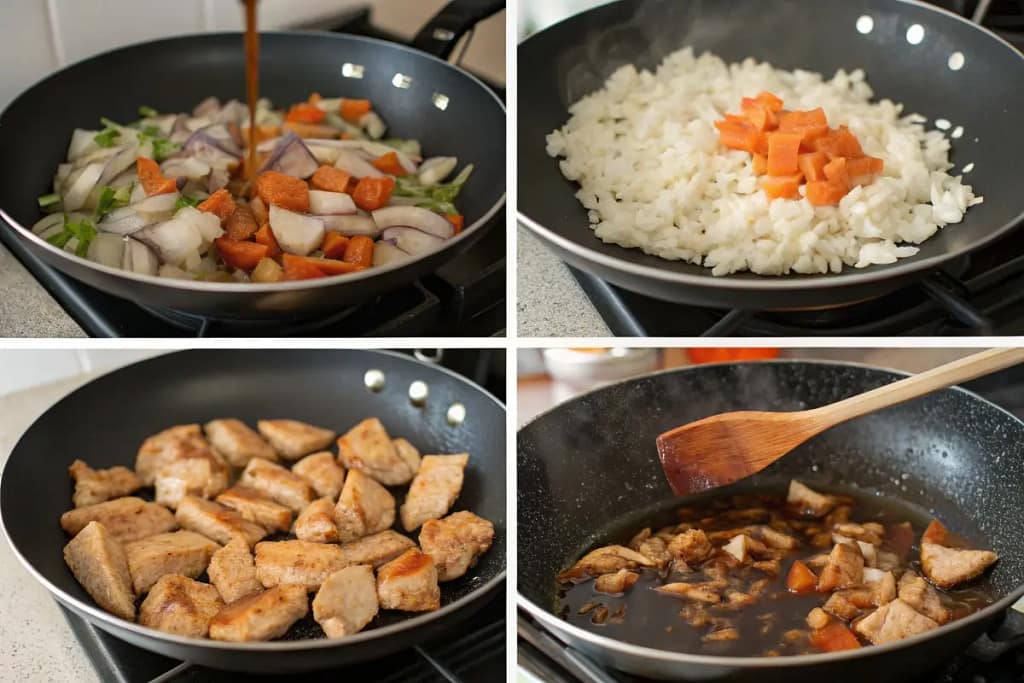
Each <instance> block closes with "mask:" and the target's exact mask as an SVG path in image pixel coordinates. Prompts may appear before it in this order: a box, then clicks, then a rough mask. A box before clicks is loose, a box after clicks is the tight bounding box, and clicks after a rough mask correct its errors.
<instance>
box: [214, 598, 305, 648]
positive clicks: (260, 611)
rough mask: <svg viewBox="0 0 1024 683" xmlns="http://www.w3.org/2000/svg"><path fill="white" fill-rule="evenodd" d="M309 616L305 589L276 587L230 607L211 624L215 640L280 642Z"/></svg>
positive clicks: (243, 599) (221, 612) (234, 603)
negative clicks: (291, 629)
mask: <svg viewBox="0 0 1024 683" xmlns="http://www.w3.org/2000/svg"><path fill="white" fill-rule="evenodd" d="M308 613H309V598H308V597H307V595H306V589H305V588H303V587H302V586H276V587H274V588H271V589H270V590H265V591H262V592H260V593H255V594H253V595H250V596H248V597H245V598H242V599H241V600H238V601H236V602H233V603H231V604H230V605H228V606H226V607H225V608H224V609H222V610H221V611H220V612H218V613H217V615H216V616H214V617H213V619H212V620H211V621H210V637H211V638H213V639H214V640H228V641H232V642H237V643H241V642H251V641H259V640H273V639H274V638H280V637H281V636H283V635H284V634H285V633H287V632H288V629H290V628H291V627H292V624H294V623H295V622H296V621H298V620H299V619H301V618H302V617H304V616H306V614H308Z"/></svg>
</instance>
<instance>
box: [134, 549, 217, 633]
mask: <svg viewBox="0 0 1024 683" xmlns="http://www.w3.org/2000/svg"><path fill="white" fill-rule="evenodd" d="M219 548H220V546H219V545H217V544H216V543H214V542H213V541H211V540H210V539H208V538H207V537H206V536H203V535H201V534H197V533H195V532H192V531H184V530H182V531H172V532H170V533H166V534H156V535H155V536H147V537H146V538H143V539H139V540H138V541H132V542H131V543H126V544H125V546H124V552H125V555H126V556H127V557H128V571H129V573H130V574H131V576H132V587H133V588H134V589H135V594H136V595H142V594H143V593H145V592H146V591H148V590H149V589H150V588H151V587H152V586H153V584H155V583H156V582H157V581H159V580H160V577H162V576H164V575H166V574H180V575H181V576H187V577H188V578H190V579H195V578H198V577H199V576H201V575H202V573H203V572H205V571H206V566H207V565H208V564H210V557H212V556H213V553H214V552H215V551H216V550H217V549H219ZM211 616H212V615H211Z"/></svg>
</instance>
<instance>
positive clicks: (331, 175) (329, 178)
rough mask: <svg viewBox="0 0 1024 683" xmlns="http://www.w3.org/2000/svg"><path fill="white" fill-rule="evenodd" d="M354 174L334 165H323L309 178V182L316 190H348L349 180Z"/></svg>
mask: <svg viewBox="0 0 1024 683" xmlns="http://www.w3.org/2000/svg"><path fill="white" fill-rule="evenodd" d="M351 179H352V175H351V174H349V173H346V172H345V171H342V170H341V169H340V168H334V167H333V166H321V167H320V168H318V169H316V173H314V174H313V177H312V178H310V179H309V184H310V185H312V186H313V189H314V190H324V191H326V192H348V181H349V180H351Z"/></svg>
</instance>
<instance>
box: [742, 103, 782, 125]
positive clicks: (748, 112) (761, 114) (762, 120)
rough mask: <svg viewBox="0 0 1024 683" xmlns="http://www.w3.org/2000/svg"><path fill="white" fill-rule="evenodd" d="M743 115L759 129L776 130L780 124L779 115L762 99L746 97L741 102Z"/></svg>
mask: <svg viewBox="0 0 1024 683" xmlns="http://www.w3.org/2000/svg"><path fill="white" fill-rule="evenodd" d="M740 110H742V111H743V115H744V116H746V117H747V119H748V120H749V121H750V122H751V123H752V124H754V128H756V129H757V130H759V131H766V130H774V129H776V128H778V126H779V116H778V114H776V113H775V112H774V111H772V110H771V109H770V108H769V107H768V105H767V104H765V103H764V102H763V101H762V100H758V99H754V98H751V97H744V98H743V100H742V101H741V102H740Z"/></svg>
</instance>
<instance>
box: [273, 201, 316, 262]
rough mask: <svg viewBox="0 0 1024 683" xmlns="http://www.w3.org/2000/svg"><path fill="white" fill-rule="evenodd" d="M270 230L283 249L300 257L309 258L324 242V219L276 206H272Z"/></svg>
mask: <svg viewBox="0 0 1024 683" xmlns="http://www.w3.org/2000/svg"><path fill="white" fill-rule="evenodd" d="M270 230H271V232H273V233H274V238H275V239H276V240H277V243H278V244H279V245H280V246H281V249H283V250H284V251H287V252H288V253H289V254H296V255H298V256H308V255H309V254H311V253H313V252H314V251H315V250H317V249H319V248H320V245H321V243H323V241H324V222H323V220H322V219H320V218H318V217H316V216H307V215H305V214H302V213H295V212H294V211H289V210H287V209H282V208H281V207H279V206H274V205H271V206H270Z"/></svg>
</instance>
